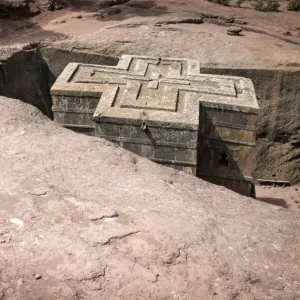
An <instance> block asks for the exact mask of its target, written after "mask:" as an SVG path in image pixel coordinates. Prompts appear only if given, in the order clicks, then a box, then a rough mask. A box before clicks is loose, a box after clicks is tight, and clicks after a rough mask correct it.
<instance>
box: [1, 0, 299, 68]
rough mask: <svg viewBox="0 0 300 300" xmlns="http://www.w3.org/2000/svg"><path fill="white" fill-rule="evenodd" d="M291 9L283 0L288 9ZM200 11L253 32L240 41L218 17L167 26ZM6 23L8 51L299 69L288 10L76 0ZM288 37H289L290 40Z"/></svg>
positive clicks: (295, 21) (293, 16)
mask: <svg viewBox="0 0 300 300" xmlns="http://www.w3.org/2000/svg"><path fill="white" fill-rule="evenodd" d="M285 5H286V2H283V4H282V7H283V8H284V6H285ZM116 8H117V10H116ZM201 13H202V14H203V13H204V14H205V15H206V16H209V15H215V16H225V17H227V18H229V17H233V18H234V20H237V21H239V22H240V21H242V22H245V23H246V25H243V26H246V27H247V28H248V30H244V31H243V35H242V36H240V37H233V36H228V35H227V34H226V30H227V29H226V27H224V26H219V25H216V24H211V23H210V21H211V20H215V21H216V19H213V18H210V19H208V18H207V19H205V20H204V23H203V24H172V25H165V24H162V25H161V23H164V22H166V21H168V20H174V19H175V20H178V19H181V20H183V19H187V18H195V17H197V16H198V17H199V16H200V14H201ZM0 22H1V30H0V41H1V44H2V45H9V46H10V47H11V46H12V44H18V43H19V44H20V43H28V42H33V43H34V42H40V43H43V44H49V43H51V44H52V45H54V46H57V47H61V48H66V49H76V50H84V51H91V52H97V53H102V54H107V55H116V56H119V55H120V54H122V53H132V54H142V55H154V56H156V55H159V56H173V57H187V58H195V59H198V60H200V61H201V62H202V64H203V65H218V66H230V67H242V66H243V67H245V66H248V67H252V68H253V67H262V66H265V67H273V68H274V67H282V66H283V67H299V66H300V55H299V53H300V36H299V34H300V29H299V28H300V18H299V13H298V12H290V11H286V10H284V11H280V12H277V13H264V12H257V11H255V10H253V9H250V8H249V7H248V8H235V7H225V6H221V5H217V4H213V3H210V2H207V1H202V0H200V1H195V0H193V1H192V0H190V1H167V0H165V1H135V0H133V1H130V2H129V3H127V4H124V5H118V6H114V7H113V8H111V7H110V8H99V1H98V2H97V1H73V2H72V3H71V4H69V6H68V8H67V9H64V10H60V11H54V12H45V13H42V14H40V15H38V16H36V17H33V18H31V19H22V20H6V19H5V20H4V19H2V20H0ZM249 29H251V30H252V31H249ZM253 30H254V31H256V32H254V31H253ZM257 31H259V32H261V31H263V32H264V33H258V32H257ZM287 32H289V34H290V35H291V36H286V35H285V34H286V33H287ZM274 34H275V35H276V37H274ZM270 35H271V36H270ZM272 35H273V36H272ZM289 41H290V42H289ZM212 49H213V51H212Z"/></svg>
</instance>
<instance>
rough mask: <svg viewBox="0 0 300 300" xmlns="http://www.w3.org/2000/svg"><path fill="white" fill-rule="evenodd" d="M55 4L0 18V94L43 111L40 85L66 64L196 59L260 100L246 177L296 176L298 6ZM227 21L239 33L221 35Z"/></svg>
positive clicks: (45, 100)
mask: <svg viewBox="0 0 300 300" xmlns="http://www.w3.org/2000/svg"><path fill="white" fill-rule="evenodd" d="M64 3H65V4H66V8H65V9H62V10H55V11H45V9H44V10H41V12H40V13H39V14H37V15H36V16H34V17H30V18H22V19H18V20H11V19H9V18H6V19H1V20H0V22H1V27H0V44H1V46H0V61H1V60H2V61H5V62H6V65H4V66H3V67H2V69H3V70H4V74H5V78H6V81H5V84H4V83H3V80H2V79H1V77H2V76H1V73H0V94H1V95H5V96H9V97H13V98H18V99H21V100H23V101H25V102H29V103H32V104H34V105H35V106H36V107H38V108H39V109H41V110H42V111H43V112H44V113H46V114H47V115H48V116H50V117H51V98H50V96H49V89H50V87H51V85H52V84H53V83H54V81H55V78H56V77H57V76H58V75H59V73H60V72H61V71H62V70H63V69H64V67H65V66H66V64H67V63H69V62H71V61H78V62H80V61H82V62H86V63H91V62H93V63H108V64H111V63H114V62H115V61H116V60H117V57H119V56H120V55H121V54H124V53H128V54H139V55H149V56H162V57H168V56H169V57H185V58H192V59H197V60H199V61H201V64H202V70H203V72H204V73H214V74H224V75H236V76H243V77H249V78H251V79H252V80H253V82H254V85H255V89H256V92H257V96H258V101H259V105H260V107H261V111H260V117H259V120H258V125H257V138H258V140H257V150H256V152H257V153H256V162H255V165H254V171H253V175H254V177H255V178H256V179H258V178H263V179H272V180H288V181H290V182H291V183H292V184H295V183H299V182H300V169H299V166H300V148H299V145H300V133H299V128H300V124H299V117H298V116H299V113H300V107H299V101H298V100H299V93H300V54H299V53H300V45H299V44H300V37H299V28H300V18H299V12H292V11H287V10H286V3H285V2H282V4H281V11H279V12H274V13H273V12H272V13H266V12H258V11H255V10H253V9H251V8H250V7H242V8H237V7H234V3H232V6H231V7H225V6H222V5H217V4H214V3H210V2H207V1H202V0H201V1H192V0H189V1H169V0H164V1H136V0H131V1H96V0H95V1H93V0H90V1H88V0H82V1H66V2H64ZM246 4H247V3H245V4H243V6H245V5H246ZM246 6H247V5H246ZM58 8H59V7H58ZM229 25H236V26H241V27H242V28H243V32H242V34H241V36H228V35H227V28H228V26H229ZM104 56H106V58H105V59H103V57H104ZM97 57H100V59H98V58H97ZM20 66H21V68H20ZM24 91H26V92H24Z"/></svg>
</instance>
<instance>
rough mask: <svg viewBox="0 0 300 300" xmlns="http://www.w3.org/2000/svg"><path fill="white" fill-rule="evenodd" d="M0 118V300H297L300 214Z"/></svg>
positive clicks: (22, 113) (14, 113)
mask: <svg viewBox="0 0 300 300" xmlns="http://www.w3.org/2000/svg"><path fill="white" fill-rule="evenodd" d="M0 111H1V118H0V152H1V156H0V172H1V173H0V199H1V200H0V201H1V206H0V242H1V243H0V299H2V300H8V299H10V300H17V299H18V300H19V299H28V300H29V299H30V300H37V299H43V300H44V299H62V300H63V299H74V300H75V299H92V300H93V299H94V300H99V299H195V300H196V299H232V300H233V299H253V300H254V299H278V300H279V299H285V300H296V299H300V281H299V278H300V252H299V247H300V240H299V236H300V222H299V214H297V213H294V212H291V211H288V210H286V209H284V208H282V207H280V206H274V205H269V204H266V203H263V202H259V201H254V200H252V199H250V198H246V197H242V196H240V195H238V194H236V193H234V192H231V191H229V190H227V189H226V188H224V187H219V186H215V185H212V184H209V183H207V182H204V181H202V180H200V179H198V178H196V177H193V176H190V175H187V174H184V173H183V172H179V171H176V170H173V169H170V168H166V167H163V166H160V165H157V164H155V163H152V162H150V161H148V160H146V159H144V158H141V157H138V156H136V155H134V154H132V153H130V152H128V151H126V150H124V149H122V148H120V147H117V146H116V145H114V144H112V143H110V142H108V141H105V140H102V139H99V138H95V137H88V136H82V135H79V134H76V133H74V132H71V131H68V130H67V129H64V128H61V127H60V126H59V125H58V124H55V123H54V122H52V121H50V120H49V119H47V118H46V117H45V116H43V115H42V114H41V113H40V112H39V111H38V110H37V109H36V108H34V107H33V106H30V105H28V104H25V103H23V102H20V101H18V100H13V99H8V98H4V97H1V98H0Z"/></svg>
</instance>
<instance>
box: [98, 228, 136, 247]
mask: <svg viewBox="0 0 300 300" xmlns="http://www.w3.org/2000/svg"><path fill="white" fill-rule="evenodd" d="M138 233H140V231H132V232H129V233H125V234H123V235H117V236H112V237H110V238H109V239H108V240H107V241H106V242H103V243H100V244H101V245H102V246H106V245H110V244H111V243H112V242H113V241H115V240H121V239H124V238H126V237H128V236H131V235H134V234H138Z"/></svg>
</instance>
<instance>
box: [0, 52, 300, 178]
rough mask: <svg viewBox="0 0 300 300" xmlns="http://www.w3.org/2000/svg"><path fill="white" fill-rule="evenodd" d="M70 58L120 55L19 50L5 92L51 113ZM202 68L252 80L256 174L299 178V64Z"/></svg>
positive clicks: (93, 60)
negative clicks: (54, 92) (53, 89)
mask: <svg viewBox="0 0 300 300" xmlns="http://www.w3.org/2000/svg"><path fill="white" fill-rule="evenodd" d="M69 62H82V63H90V64H105V65H116V64H117V62H118V58H116V57H108V56H103V55H99V54H93V53H86V52H77V51H69V50H62V49H55V48H52V47H43V48H39V49H32V50H30V51H19V52H16V53H14V54H13V55H12V56H11V57H10V58H8V59H7V61H6V64H5V65H3V66H2V69H3V73H4V80H3V78H2V75H1V73H0V95H3V96H7V97H11V98H16V99H20V100H22V101H24V102H27V103H30V104H32V105H34V106H36V107H37V108H39V109H40V110H41V111H42V112H43V113H44V114H46V115H48V116H49V117H50V118H52V113H51V106H52V100H51V97H50V93H49V91H50V88H51V86H52V85H53V83H54V82H55V80H56V78H57V77H58V76H59V74H60V73H61V72H62V71H63V69H64V68H65V66H66V65H67V64H68V63H69ZM201 72H202V73H207V74H218V75H232V76H242V77H247V78H250V79H252V81H253V83H254V86H255V89H256V93H257V97H258V101H259V105H260V108H261V109H260V114H259V118H258V123H257V128H256V134H257V147H256V159H255V163H254V169H253V176H254V178H256V179H258V178H263V179H274V180H289V181H291V183H299V182H300V117H299V116H300V69H298V70H296V69H293V70H291V69H288V70H277V69H274V70H266V69H226V68H211V67H202V68H201Z"/></svg>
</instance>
